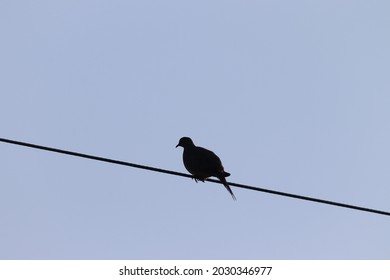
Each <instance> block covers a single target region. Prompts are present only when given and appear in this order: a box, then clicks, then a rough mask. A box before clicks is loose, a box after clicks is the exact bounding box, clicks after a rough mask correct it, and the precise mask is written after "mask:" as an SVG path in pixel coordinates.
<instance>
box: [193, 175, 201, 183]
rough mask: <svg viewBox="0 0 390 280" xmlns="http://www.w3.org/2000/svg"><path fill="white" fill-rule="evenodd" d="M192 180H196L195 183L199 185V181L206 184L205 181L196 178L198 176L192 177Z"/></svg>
mask: <svg viewBox="0 0 390 280" xmlns="http://www.w3.org/2000/svg"><path fill="white" fill-rule="evenodd" d="M192 180H195V182H197V183H198V181H202V182H203V183H204V179H202V178H199V177H196V176H192Z"/></svg>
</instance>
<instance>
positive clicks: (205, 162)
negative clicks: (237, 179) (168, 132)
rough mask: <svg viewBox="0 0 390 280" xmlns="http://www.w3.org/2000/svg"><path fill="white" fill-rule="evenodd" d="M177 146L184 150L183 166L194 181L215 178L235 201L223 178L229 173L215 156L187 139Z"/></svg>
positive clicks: (184, 138) (182, 139)
mask: <svg viewBox="0 0 390 280" xmlns="http://www.w3.org/2000/svg"><path fill="white" fill-rule="evenodd" d="M178 146H181V147H183V148H184V151H183V163H184V166H185V168H186V169H187V170H188V172H190V173H191V174H192V175H193V176H194V179H195V180H196V181H197V180H200V181H204V180H205V179H206V178H208V177H211V176H214V177H217V178H218V179H219V180H220V181H221V182H222V184H223V185H224V186H225V188H226V189H227V190H228V191H229V193H230V194H231V196H232V197H233V199H234V200H236V197H235V196H234V194H233V192H232V190H231V189H230V187H229V184H228V183H227V182H226V179H225V177H228V176H230V173H228V172H225V170H224V168H223V165H222V162H221V160H220V159H219V157H218V156H217V155H216V154H214V153H213V152H212V151H209V150H207V149H205V148H202V147H197V146H195V145H194V143H193V142H192V140H191V138H189V137H183V138H181V139H180V141H179V144H177V146H176V147H178Z"/></svg>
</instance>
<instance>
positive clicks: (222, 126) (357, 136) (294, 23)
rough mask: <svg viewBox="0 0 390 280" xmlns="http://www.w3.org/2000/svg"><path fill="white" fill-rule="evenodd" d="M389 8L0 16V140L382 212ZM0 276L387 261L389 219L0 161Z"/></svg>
mask: <svg viewBox="0 0 390 280" xmlns="http://www.w3.org/2000/svg"><path fill="white" fill-rule="evenodd" d="M389 14H390V2H389V1H385V0H383V1H355V0H354V1H352V0H351V1H340V0H337V1H336V0H335V1H299V0H298V1H228V0H223V1H222V0H219V1H217V0H216V1H209V0H207V1H179V0H177V1H171V0H168V1H124V0H122V1H96V0H94V1H92V0H91V1H87V0H85V1H79V0H77V1H76V0H66V1H40V0H38V1H8V0H3V1H1V2H0V34H1V44H0V77H1V83H0V94H1V103H0V108H1V109H0V137H3V138H10V139H15V140H19V141H26V142H32V143H35V144H40V145H47V146H51V147H57V148H61V149H68V150H72V151H77V152H82V153H88V154H93V155H97V156H103V157H109V158H113V159H118V160H123V161H129V162H133V163H138V164H145V165H150V166H154V167H159V168H164V169H170V170H175V171H179V172H185V169H184V166H183V164H182V149H181V148H178V149H175V145H176V144H177V143H178V140H179V138H180V137H182V136H189V137H191V138H192V139H193V140H194V142H195V144H197V145H199V146H203V147H205V148H208V149H211V150H213V151H214V152H215V153H216V154H218V155H219V156H220V158H221V159H222V161H223V164H224V166H225V169H226V171H228V172H230V173H231V174H232V175H231V177H229V181H232V182H237V183H242V184H249V185H253V186H258V187H265V188H270V189H274V190H279V191H285V192H290V193H295V194H301V195H307V196H313V197H318V198H322V199H328V200H333V201H338V202H344V203H349V204H355V205H360V206H363V207H369V208H376V209H380V210H384V211H390V172H389V170H390V146H389V143H390V122H389V121H390V110H389V108H390V80H389V77H390V36H389V30H390V17H389ZM0 154H1V184H0V191H1V194H0V215H1V216H0V225H1V230H0V258H1V259H389V258H390V241H389V236H390V217H388V216H381V215H376V214H371V213H365V212H360V211H354V210H350V209H344V208H338V207H334V206H328V205H321V204H318V203H312V202H307V201H301V200H296V199H291V198H286V197H280V196H275V195H270V194H265V193H261V192H255V191H251V190H245V189H238V188H233V191H234V193H235V195H236V197H237V199H238V200H237V202H234V201H233V200H232V199H231V197H230V195H229V193H228V192H227V191H226V190H225V189H224V187H223V186H222V185H219V184H214V183H198V184H196V183H195V182H194V181H192V180H190V179H188V178H183V177H176V176H171V175H166V174H161V173H155V172H149V171H144V170H140V169H134V168H127V167H123V166H117V165H112V164H107V163H102V162H96V161H91V160H87V159H81V158H76V157H70V156H66V155H61V154H55V153H50V152H45V151H40V150H33V149H29V148H24V147H20V146H14V145H10V144H5V143H0Z"/></svg>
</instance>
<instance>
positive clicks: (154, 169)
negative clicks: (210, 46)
mask: <svg viewBox="0 0 390 280" xmlns="http://www.w3.org/2000/svg"><path fill="white" fill-rule="evenodd" d="M0 142H5V143H9V144H14V145H19V146H25V147H29V148H34V149H40V150H45V151H50V152H55V153H60V154H66V155H71V156H76V157H82V158H88V159H92V160H98V161H103V162H108V163H112V164H119V165H124V166H129V167H134V168H141V169H146V170H150V171H154V172H160V173H166V174H170V175H175V176H182V177H187V178H192V176H191V175H189V174H185V173H181V172H176V171H171V170H166V169H160V168H156V167H151V166H145V165H140V164H135V163H130V162H126V161H120V160H114V159H109V158H104V157H98V156H92V155H87V154H82V153H77V152H72V151H67V150H62V149H57V148H51V147H46V146H40V145H35V144H31V143H26V142H20V141H15V140H10V139H5V138H0ZM206 181H209V182H213V183H221V182H219V181H218V180H215V179H206ZM229 185H230V186H234V187H238V188H243V189H248V190H254V191H259V192H265V193H270V194H275V195H281V196H286V197H292V198H296V199H301V200H307V201H312V202H317V203H323V204H328V205H333V206H338V207H344V208H349V209H354V210H359V211H365V212H370V213H375V214H380V215H386V216H390V212H386V211H381V210H376V209H371V208H365V207H360V206H355V205H351V204H345V203H340V202H334V201H330V200H324V199H318V198H313V197H308V196H303V195H297V194H291V193H286V192H280V191H274V190H269V189H264V188H258V187H252V186H248V185H243V184H237V183H231V182H229Z"/></svg>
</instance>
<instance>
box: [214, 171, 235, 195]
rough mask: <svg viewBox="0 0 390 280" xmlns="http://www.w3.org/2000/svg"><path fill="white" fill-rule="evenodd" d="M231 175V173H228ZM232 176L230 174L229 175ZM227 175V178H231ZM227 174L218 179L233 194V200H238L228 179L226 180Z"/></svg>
mask: <svg viewBox="0 0 390 280" xmlns="http://www.w3.org/2000/svg"><path fill="white" fill-rule="evenodd" d="M225 173H226V172H225ZM227 174H229V173H227ZM229 175H230V174H229ZM229 175H227V176H229ZM225 176H226V175H225V174H223V176H218V179H219V180H220V181H221V182H222V184H223V185H224V186H225V188H226V189H227V190H228V192H229V193H230V194H231V196H232V197H233V200H237V199H236V196H235V195H234V193H233V191H232V189H231V188H230V186H229V184H228V183H227V182H226V179H225ZM227 176H226V177H227Z"/></svg>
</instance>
